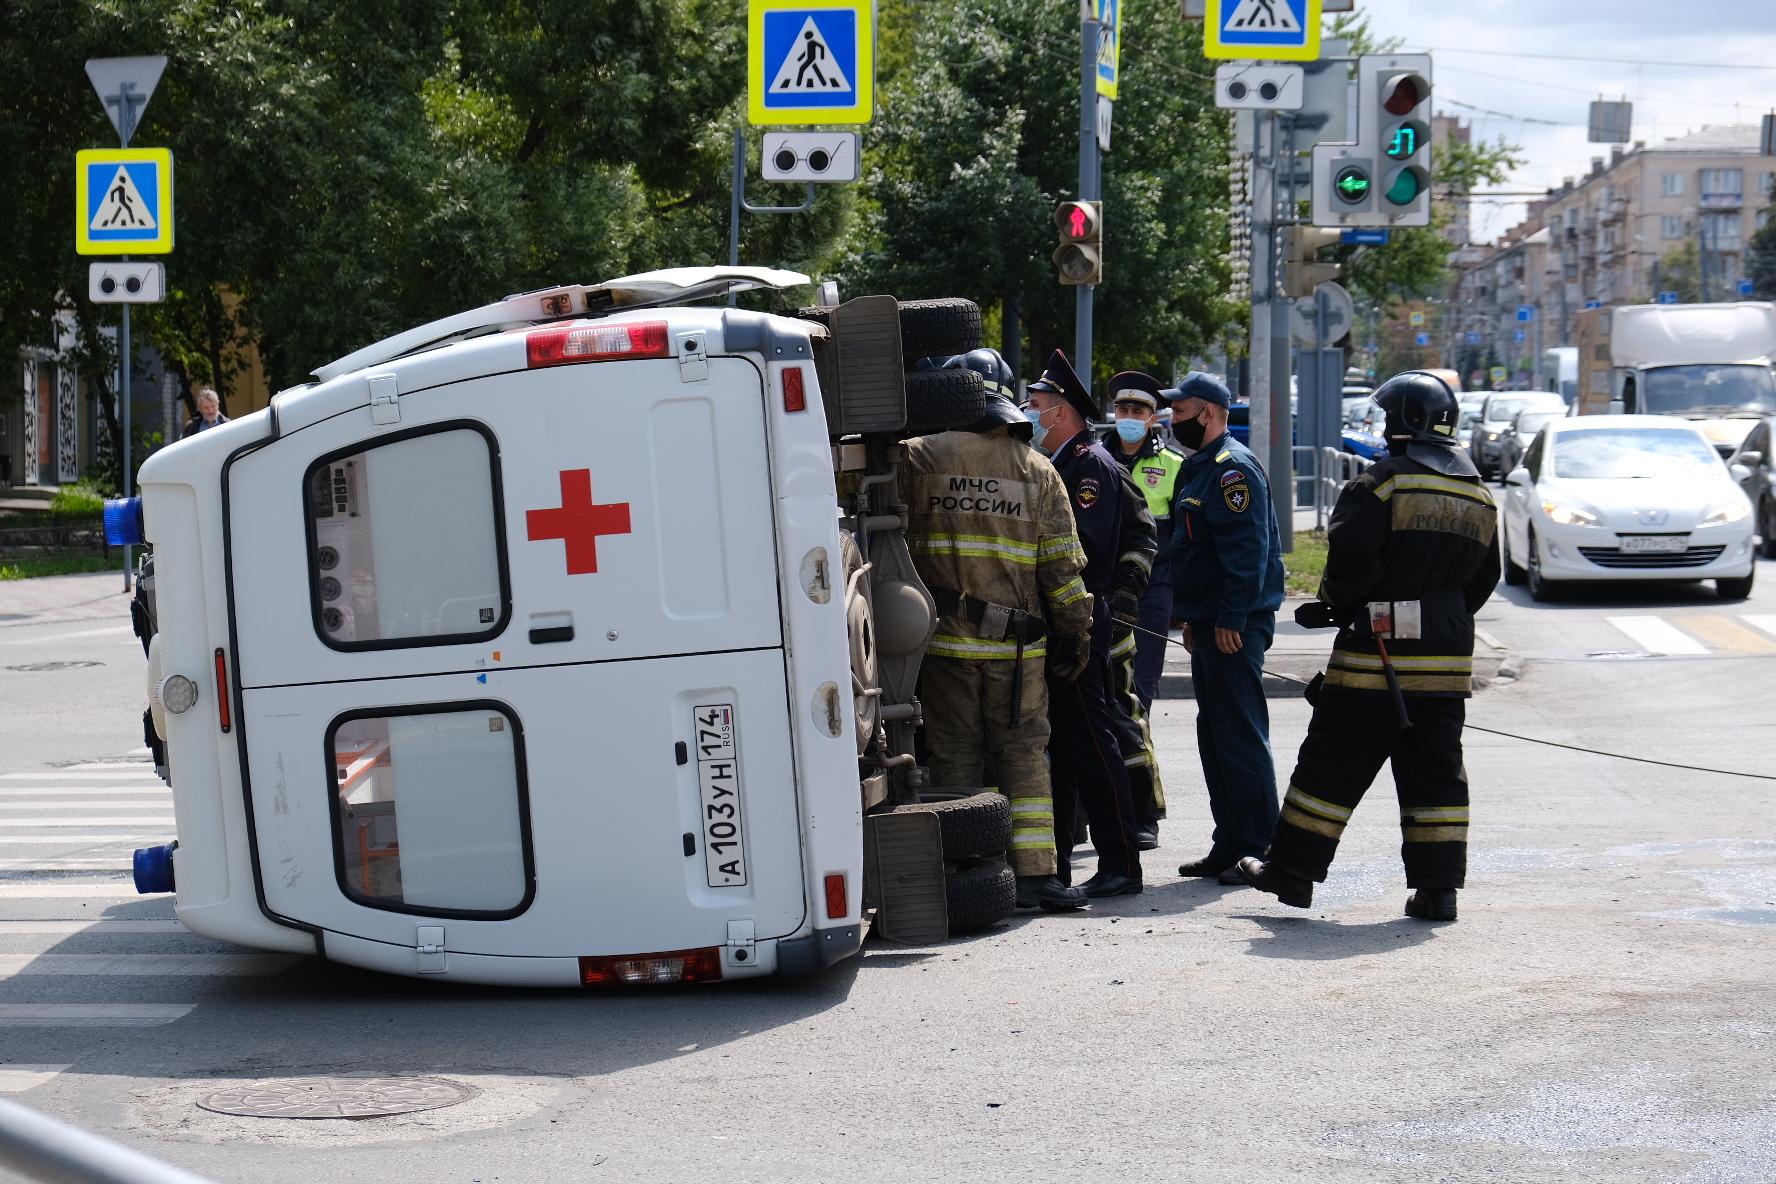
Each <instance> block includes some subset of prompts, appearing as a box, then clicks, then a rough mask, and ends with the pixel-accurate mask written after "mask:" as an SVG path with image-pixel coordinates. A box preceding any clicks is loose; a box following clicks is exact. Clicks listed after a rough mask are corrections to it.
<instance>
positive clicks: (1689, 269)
mask: <svg viewBox="0 0 1776 1184" xmlns="http://www.w3.org/2000/svg"><path fill="white" fill-rule="evenodd" d="M1716 283H1717V286H1718V284H1719V281H1718V280H1717V281H1716ZM1654 287H1655V288H1656V289H1657V290H1659V291H1661V292H1676V293H1677V299H1678V303H1680V304H1698V303H1700V302H1701V301H1702V299H1703V295H1702V252H1701V251H1700V249H1698V247H1697V246H1696V240H1695V239H1693V238H1687V239H1685V240H1684V241H1683V242H1681V243H1679V244H1678V245H1677V246H1675V247H1673V248H1671V249H1670V250H1669V251H1667V252H1665V253H1664V254H1663V255H1661V256H1659V270H1658V273H1657V277H1656V279H1655V281H1654Z"/></svg>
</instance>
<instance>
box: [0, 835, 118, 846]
mask: <svg viewBox="0 0 1776 1184" xmlns="http://www.w3.org/2000/svg"><path fill="white" fill-rule="evenodd" d="M141 841H142V839H141V836H139V835H0V847H10V846H11V845H13V844H14V843H30V844H32V845H33V846H49V845H51V844H60V845H62V846H65V847H97V846H101V845H103V844H106V843H140V842H141Z"/></svg>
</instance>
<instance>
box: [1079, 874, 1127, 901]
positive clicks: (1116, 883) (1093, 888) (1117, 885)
mask: <svg viewBox="0 0 1776 1184" xmlns="http://www.w3.org/2000/svg"><path fill="white" fill-rule="evenodd" d="M1084 887H1085V894H1086V895H1087V896H1089V897H1091V898H1093V899H1094V900H1095V899H1097V898H1098V897H1100V896H1137V895H1139V894H1140V891H1141V877H1140V876H1138V875H1134V876H1123V875H1118V874H1117V873H1115V872H1099V873H1098V874H1097V875H1095V876H1093V877H1092V878H1091V879H1089V880H1087V881H1086V882H1085V885H1084Z"/></svg>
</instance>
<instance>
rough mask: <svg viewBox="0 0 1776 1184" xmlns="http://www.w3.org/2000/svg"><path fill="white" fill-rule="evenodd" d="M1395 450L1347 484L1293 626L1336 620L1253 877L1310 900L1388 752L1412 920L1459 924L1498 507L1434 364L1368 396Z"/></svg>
mask: <svg viewBox="0 0 1776 1184" xmlns="http://www.w3.org/2000/svg"><path fill="white" fill-rule="evenodd" d="M1375 401H1376V402H1377V403H1379V404H1380V405H1381V407H1382V410H1384V411H1386V412H1387V439H1388V454H1389V455H1388V456H1387V458H1386V459H1384V460H1382V461H1379V462H1378V463H1376V464H1374V465H1371V466H1370V467H1369V468H1368V469H1367V470H1365V471H1364V472H1363V473H1362V474H1361V475H1360V476H1358V477H1357V478H1356V479H1355V480H1354V481H1351V482H1350V483H1349V484H1348V485H1346V486H1345V487H1344V491H1343V492H1342V493H1341V494H1339V497H1338V504H1337V505H1336V506H1334V507H1333V510H1332V521H1331V524H1330V526H1329V527H1328V528H1327V532H1326V536H1327V546H1328V551H1327V555H1326V574H1325V576H1324V578H1323V579H1322V580H1321V582H1320V601H1322V602H1323V603H1314V604H1307V605H1303V606H1302V607H1301V609H1300V610H1298V611H1297V613H1296V620H1297V621H1299V622H1300V623H1301V624H1304V625H1309V626H1310V627H1326V626H1330V625H1334V624H1336V625H1338V626H1340V628H1339V630H1338V639H1337V641H1336V642H1334V644H1333V648H1332V657H1331V658H1330V660H1329V661H1328V662H1327V664H1326V673H1325V675H1324V681H1323V684H1322V685H1321V686H1320V687H1319V689H1318V693H1317V695H1316V696H1315V698H1316V702H1315V703H1314V712H1313V719H1312V721H1311V722H1310V723H1309V724H1308V728H1307V739H1305V740H1304V741H1302V744H1301V753H1300V755H1299V756H1298V757H1297V758H1296V764H1295V773H1294V776H1292V777H1291V778H1290V779H1289V792H1288V795H1287V796H1286V797H1285V798H1284V799H1283V811H1282V819H1281V821H1280V822H1279V823H1278V825H1277V828H1276V833H1275V834H1274V835H1272V836H1271V840H1270V850H1269V851H1268V853H1267V854H1266V855H1265V856H1264V858H1263V859H1262V860H1258V859H1249V858H1248V859H1241V860H1240V863H1239V869H1240V872H1241V873H1242V874H1243V875H1244V877H1245V879H1246V880H1247V882H1249V883H1250V884H1252V886H1253V887H1256V888H1261V889H1263V890H1264V891H1266V892H1270V893H1274V894H1275V895H1276V897H1277V898H1278V899H1279V900H1281V901H1282V902H1283V903H1284V904H1290V905H1295V906H1296V907H1298V908H1307V907H1308V906H1309V905H1310V904H1312V903H1313V886H1314V884H1315V882H1317V881H1323V880H1325V878H1326V870H1327V868H1328V867H1330V866H1331V863H1332V856H1333V855H1334V853H1336V851H1337V850H1338V839H1339V836H1341V835H1342V834H1343V833H1344V828H1345V825H1346V823H1348V822H1349V821H1350V816H1351V811H1353V810H1355V809H1356V806H1357V803H1358V802H1360V801H1362V800H1363V794H1364V791H1366V790H1367V789H1368V788H1369V785H1370V783H1371V782H1373V781H1374V780H1375V775H1376V774H1377V773H1379V772H1380V771H1381V766H1382V764H1383V763H1384V762H1388V761H1391V762H1392V763H1393V769H1394V785H1395V787H1396V789H1397V790H1398V792H1399V798H1400V828H1401V831H1402V832H1403V836H1402V837H1403V839H1404V841H1403V842H1402V844H1401V846H1400V855H1401V857H1402V859H1404V861H1405V863H1406V884H1407V886H1408V887H1409V888H1411V889H1413V893H1412V896H1411V897H1410V898H1409V899H1408V900H1407V901H1406V915H1407V916H1409V917H1417V918H1419V919H1421V920H1427V921H1453V920H1455V896H1456V892H1457V890H1458V889H1460V888H1461V887H1462V884H1463V881H1464V879H1465V877H1466V873H1467V862H1468V847H1467V840H1468V777H1467V771H1466V769H1465V768H1464V767H1463V765H1462V745H1461V739H1462V724H1463V722H1464V721H1465V720H1466V717H1467V698H1468V695H1469V693H1470V687H1471V684H1472V680H1473V664H1474V659H1473V654H1474V614H1475V613H1476V612H1478V611H1479V610H1480V606H1481V605H1483V604H1485V603H1486V599H1487V597H1489V596H1491V595H1492V589H1493V585H1495V584H1496V583H1498V578H1499V557H1498V547H1497V540H1496V538H1495V535H1496V534H1497V529H1498V511H1497V509H1496V508H1495V507H1494V505H1493V501H1492V495H1491V494H1490V493H1488V492H1487V489H1486V486H1485V484H1484V483H1482V481H1481V480H1480V474H1479V473H1478V472H1477V471H1476V470H1475V468H1474V464H1473V461H1472V460H1470V459H1469V457H1468V454H1467V452H1466V451H1464V450H1463V449H1462V448H1461V447H1460V446H1459V444H1458V443H1457V438H1456V425H1457V423H1458V422H1459V420H1460V415H1461V408H1460V403H1459V402H1458V400H1457V399H1456V396H1455V392H1453V391H1452V390H1450V388H1449V386H1448V384H1447V383H1445V382H1444V381H1443V380H1442V379H1441V378H1438V377H1437V376H1436V375H1434V374H1426V373H1423V372H1420V371H1408V372H1407V373H1405V374H1399V375H1396V376H1394V377H1393V378H1391V379H1389V380H1388V381H1387V382H1385V383H1383V384H1382V385H1381V389H1380V390H1378V391H1376V392H1375Z"/></svg>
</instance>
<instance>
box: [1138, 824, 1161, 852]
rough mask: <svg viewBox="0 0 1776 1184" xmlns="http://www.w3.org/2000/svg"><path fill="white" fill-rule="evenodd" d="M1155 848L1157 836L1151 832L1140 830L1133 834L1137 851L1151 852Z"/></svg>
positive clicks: (1157, 841) (1157, 840) (1157, 843)
mask: <svg viewBox="0 0 1776 1184" xmlns="http://www.w3.org/2000/svg"><path fill="white" fill-rule="evenodd" d="M1157 846H1159V835H1157V834H1156V833H1154V832H1153V831H1151V830H1146V829H1142V830H1138V831H1136V832H1135V847H1136V848H1137V849H1139V850H1141V851H1151V850H1153V849H1154V848H1155V847H1157Z"/></svg>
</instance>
